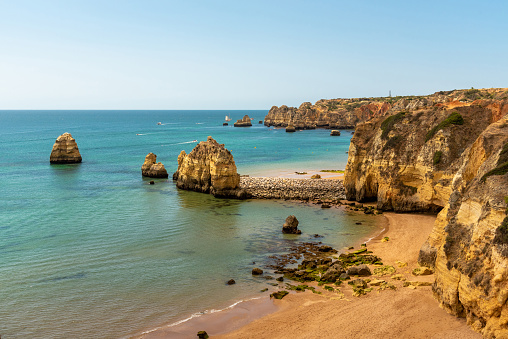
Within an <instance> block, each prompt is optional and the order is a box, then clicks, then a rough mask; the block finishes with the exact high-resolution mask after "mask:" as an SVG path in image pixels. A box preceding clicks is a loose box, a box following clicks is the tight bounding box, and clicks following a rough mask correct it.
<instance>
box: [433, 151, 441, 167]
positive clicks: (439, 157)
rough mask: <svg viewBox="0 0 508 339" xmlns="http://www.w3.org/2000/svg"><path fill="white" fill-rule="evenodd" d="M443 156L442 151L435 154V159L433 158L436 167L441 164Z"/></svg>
mask: <svg viewBox="0 0 508 339" xmlns="http://www.w3.org/2000/svg"><path fill="white" fill-rule="evenodd" d="M442 156H443V152H441V151H436V152H435V153H434V158H433V162H434V166H435V165H437V164H439V162H440V161H441V157H442Z"/></svg>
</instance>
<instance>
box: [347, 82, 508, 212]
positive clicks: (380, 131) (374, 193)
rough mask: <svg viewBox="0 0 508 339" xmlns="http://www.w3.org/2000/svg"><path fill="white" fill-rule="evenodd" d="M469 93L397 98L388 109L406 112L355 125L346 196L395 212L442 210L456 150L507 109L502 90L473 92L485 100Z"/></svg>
mask: <svg viewBox="0 0 508 339" xmlns="http://www.w3.org/2000/svg"><path fill="white" fill-rule="evenodd" d="M470 91H471V90H462V91H452V92H438V93H436V94H434V95H432V96H429V97H426V98H425V99H420V100H418V102H415V103H413V104H409V103H407V102H406V103H404V102H401V103H399V105H398V106H397V105H396V106H394V107H399V108H401V109H402V108H404V109H406V110H401V111H399V112H397V113H396V114H393V115H389V114H387V115H385V116H383V117H379V118H375V119H372V120H370V121H368V122H366V123H362V124H359V125H358V126H357V128H356V130H355V134H354V135H353V138H352V139H351V144H350V147H349V158H348V163H347V166H346V171H345V178H344V186H345V188H346V196H347V198H348V199H351V200H357V201H377V205H378V208H379V209H383V210H395V211H400V212H410V211H439V210H440V209H442V208H443V207H444V206H445V204H446V203H447V201H448V197H449V196H450V194H451V183H452V179H453V177H454V175H455V173H456V172H457V171H458V170H459V168H460V166H461V164H462V153H463V152H464V151H465V150H466V149H467V148H468V147H469V146H470V145H472V143H473V142H474V141H475V140H476V139H477V137H478V136H479V135H480V134H481V133H482V132H483V131H484V130H485V129H486V128H487V126H489V125H490V124H491V123H493V122H495V121H496V120H498V119H499V118H500V116H501V115H502V114H506V113H507V112H508V91H506V90H504V89H491V90H478V92H475V93H476V94H477V95H481V96H483V97H484V98H486V99H479V100H477V99H476V98H475V97H474V100H473V99H469V97H468V96H469V95H470V94H469V93H470ZM475 91H476V90H475ZM408 108H411V109H410V110H407V109H408ZM500 112H501V113H500Z"/></svg>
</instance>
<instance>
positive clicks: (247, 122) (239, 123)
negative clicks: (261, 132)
mask: <svg viewBox="0 0 508 339" xmlns="http://www.w3.org/2000/svg"><path fill="white" fill-rule="evenodd" d="M233 126H234V127H250V126H252V122H251V120H250V118H249V116H248V115H244V116H243V118H242V119H238V120H237V121H236V122H235V123H234V124H233Z"/></svg>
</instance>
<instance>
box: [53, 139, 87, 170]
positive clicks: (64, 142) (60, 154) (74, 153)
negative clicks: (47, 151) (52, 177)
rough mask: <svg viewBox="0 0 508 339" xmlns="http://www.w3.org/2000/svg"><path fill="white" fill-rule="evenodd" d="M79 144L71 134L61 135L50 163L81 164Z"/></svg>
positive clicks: (54, 146)
mask: <svg viewBox="0 0 508 339" xmlns="http://www.w3.org/2000/svg"><path fill="white" fill-rule="evenodd" d="M81 160H82V159H81V154H80V153H79V149H78V144H77V143H76V140H74V138H73V137H72V135H71V134H70V133H67V132H65V133H64V134H62V135H60V136H59V137H58V138H57V139H56V141H55V144H54V145H53V149H52V151H51V155H50V157H49V162H50V163H52V164H75V163H79V162H81Z"/></svg>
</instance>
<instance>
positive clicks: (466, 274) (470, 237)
mask: <svg viewBox="0 0 508 339" xmlns="http://www.w3.org/2000/svg"><path fill="white" fill-rule="evenodd" d="M507 173H508V116H505V117H504V118H503V119H501V120H500V121H498V122H497V123H494V124H492V125H490V126H489V127H488V128H487V129H486V130H485V131H484V132H483V133H482V134H481V135H480V136H479V137H478V138H477V140H476V141H475V142H474V143H473V144H472V145H471V146H470V147H468V149H467V150H466V151H465V152H464V153H463V156H462V159H461V165H460V168H459V170H458V171H457V173H456V174H455V175H454V176H453V179H452V185H451V190H452V194H451V196H450V198H449V201H448V203H447V204H446V206H445V208H444V209H443V210H442V211H441V212H440V213H439V215H438V218H437V220H436V223H435V225H434V229H433V231H432V234H431V235H430V237H429V239H428V240H427V242H426V243H425V244H424V246H423V247H422V249H421V251H420V256H419V261H420V263H421V264H424V265H428V266H435V277H436V280H435V282H434V285H433V291H434V295H435V297H436V298H437V299H438V300H439V301H440V303H441V305H442V307H443V308H445V309H446V310H448V311H449V312H450V313H453V314H455V315H457V316H461V317H466V318H467V322H468V324H470V325H471V326H472V327H473V328H474V329H475V330H477V331H479V332H481V333H482V334H483V336H484V337H485V338H508V304H507V300H508V216H507V214H508V208H507V207H508V206H507V204H508V174H507Z"/></svg>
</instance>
